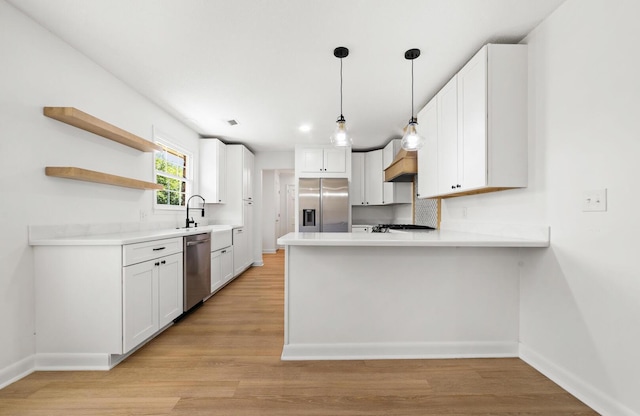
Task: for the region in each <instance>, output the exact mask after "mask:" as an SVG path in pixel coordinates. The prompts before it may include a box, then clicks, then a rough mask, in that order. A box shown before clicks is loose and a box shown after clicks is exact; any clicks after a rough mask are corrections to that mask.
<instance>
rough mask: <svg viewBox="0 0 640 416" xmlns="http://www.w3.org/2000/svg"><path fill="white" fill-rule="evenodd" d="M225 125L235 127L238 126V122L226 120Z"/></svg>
mask: <svg viewBox="0 0 640 416" xmlns="http://www.w3.org/2000/svg"><path fill="white" fill-rule="evenodd" d="M227 123H229V125H230V126H235V125H237V124H238V120H227Z"/></svg>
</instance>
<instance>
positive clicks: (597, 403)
mask: <svg viewBox="0 0 640 416" xmlns="http://www.w3.org/2000/svg"><path fill="white" fill-rule="evenodd" d="M520 359H522V360H523V361H524V362H526V363H527V364H529V365H530V366H532V367H533V368H535V369H536V370H538V371H540V372H541V373H542V374H544V375H545V376H546V377H547V378H549V379H551V380H552V381H553V382H554V383H556V384H558V385H559V386H560V387H562V388H563V389H565V390H566V391H568V392H569V393H571V394H572V395H573V396H575V397H576V398H577V399H578V400H580V401H582V402H583V403H585V404H586V405H587V406H589V407H591V408H592V409H593V410H595V411H596V412H598V413H600V414H602V415H612V416H613V415H615V416H640V414H638V413H636V412H634V411H633V410H631V409H629V408H628V407H626V406H625V405H623V404H622V403H619V402H618V401H616V400H615V399H614V398H613V397H611V396H609V395H608V394H606V393H604V392H602V391H601V390H598V389H597V388H595V387H593V386H592V385H591V384H588V383H586V382H584V381H583V380H581V379H580V378H578V377H576V376H575V375H574V374H573V373H571V372H569V371H567V370H566V369H564V368H562V367H560V366H558V365H556V364H554V363H553V362H551V361H550V360H548V359H546V358H545V357H543V356H542V355H540V354H538V353H537V352H535V351H534V350H532V349H531V348H529V347H527V346H525V345H523V344H520Z"/></svg>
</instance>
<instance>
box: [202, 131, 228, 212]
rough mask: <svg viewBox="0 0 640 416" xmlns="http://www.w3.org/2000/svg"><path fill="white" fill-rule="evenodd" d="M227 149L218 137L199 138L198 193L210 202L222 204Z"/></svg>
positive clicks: (224, 196)
mask: <svg viewBox="0 0 640 416" xmlns="http://www.w3.org/2000/svg"><path fill="white" fill-rule="evenodd" d="M226 170H227V151H226V145H225V144H224V143H222V142H221V141H220V140H218V139H200V195H202V197H203V198H204V199H205V200H206V201H207V203H211V204H224V203H225V202H226V198H227V192H226V177H227V175H226Z"/></svg>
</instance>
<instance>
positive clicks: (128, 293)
mask: <svg viewBox="0 0 640 416" xmlns="http://www.w3.org/2000/svg"><path fill="white" fill-rule="evenodd" d="M156 267H157V266H155V261H153V260H150V261H147V262H144V263H138V264H134V265H133V266H128V267H125V268H124V273H123V279H122V285H123V288H122V297H123V303H124V311H123V326H124V327H123V330H124V334H123V343H124V351H123V352H127V351H131V349H133V348H134V347H135V346H136V345H138V344H140V343H141V342H142V341H144V340H145V339H147V338H149V337H150V336H151V335H153V334H154V333H155V332H156V331H157V330H158V283H157V281H158V276H157V269H156Z"/></svg>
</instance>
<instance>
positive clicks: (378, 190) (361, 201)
mask: <svg viewBox="0 0 640 416" xmlns="http://www.w3.org/2000/svg"><path fill="white" fill-rule="evenodd" d="M383 182H384V171H383V170H382V150H373V151H370V152H357V153H352V154H351V183H350V186H349V191H350V193H351V195H350V197H351V205H358V206H363V205H364V206H366V205H382V203H383V200H382V196H383Z"/></svg>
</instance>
